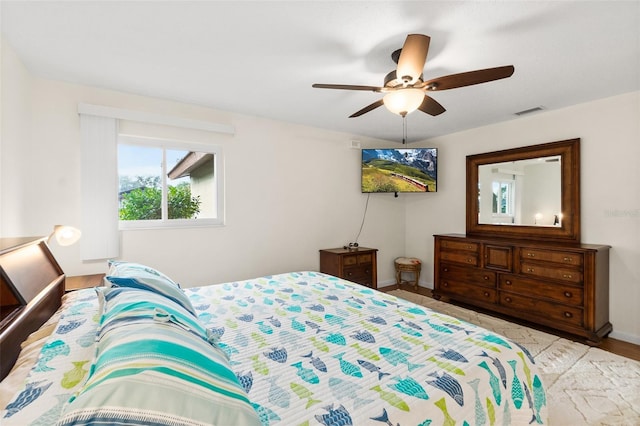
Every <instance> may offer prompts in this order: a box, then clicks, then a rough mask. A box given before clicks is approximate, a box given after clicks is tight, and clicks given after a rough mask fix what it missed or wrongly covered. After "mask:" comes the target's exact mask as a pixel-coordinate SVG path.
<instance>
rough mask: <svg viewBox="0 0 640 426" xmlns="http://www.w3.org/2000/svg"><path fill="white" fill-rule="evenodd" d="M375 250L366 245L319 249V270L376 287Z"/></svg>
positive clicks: (376, 267)
mask: <svg viewBox="0 0 640 426" xmlns="http://www.w3.org/2000/svg"><path fill="white" fill-rule="evenodd" d="M377 251H378V249H374V248H366V247H358V248H357V249H350V248H346V249H345V248H333V249H324V250H320V272H324V273H325V274H330V275H334V276H336V277H339V278H344V279H345V280H349V281H353V282H356V283H358V284H362V285H366V286H367V287H371V288H378V266H377V260H376V253H377Z"/></svg>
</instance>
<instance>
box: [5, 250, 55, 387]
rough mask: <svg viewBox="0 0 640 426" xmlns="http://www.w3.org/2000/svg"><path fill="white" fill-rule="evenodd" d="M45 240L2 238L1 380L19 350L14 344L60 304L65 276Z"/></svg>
mask: <svg viewBox="0 0 640 426" xmlns="http://www.w3.org/2000/svg"><path fill="white" fill-rule="evenodd" d="M45 240H46V238H41V237H26V238H2V239H0V305H1V306H0V359H2V365H1V366H0V380H2V379H3V378H4V377H5V376H6V375H7V373H9V370H10V369H11V367H12V366H13V363H14V362H15V360H16V359H17V357H18V353H19V352H20V347H19V346H16V345H15V344H13V343H14V342H22V341H24V340H25V339H26V338H27V336H28V335H29V333H31V331H32V329H36V328H38V327H39V326H40V325H42V324H43V323H44V322H45V321H46V320H47V319H48V318H49V317H50V316H51V315H52V314H53V313H54V312H55V311H56V310H57V309H58V308H59V307H60V298H61V297H62V294H63V293H64V281H65V280H64V278H65V277H64V273H63V272H62V269H61V268H60V265H58V262H56V260H55V258H54V257H53V255H52V254H51V252H50V251H49V248H48V247H47V244H46V243H45ZM17 324H19V325H17Z"/></svg>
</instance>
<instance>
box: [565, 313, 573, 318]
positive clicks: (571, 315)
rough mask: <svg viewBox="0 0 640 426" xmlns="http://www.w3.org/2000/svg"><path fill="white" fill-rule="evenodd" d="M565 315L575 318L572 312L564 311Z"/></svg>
mask: <svg viewBox="0 0 640 426" xmlns="http://www.w3.org/2000/svg"><path fill="white" fill-rule="evenodd" d="M564 317H565V318H573V314H572V313H571V312H565V313H564Z"/></svg>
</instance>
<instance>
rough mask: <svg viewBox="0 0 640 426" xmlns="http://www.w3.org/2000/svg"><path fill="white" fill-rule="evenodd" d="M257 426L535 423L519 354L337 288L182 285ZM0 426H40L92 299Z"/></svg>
mask: <svg viewBox="0 0 640 426" xmlns="http://www.w3.org/2000/svg"><path fill="white" fill-rule="evenodd" d="M185 292H186V294H187V295H189V297H190V299H191V301H192V303H193V305H194V307H195V308H196V311H197V313H198V316H199V318H200V320H201V321H202V322H203V323H204V324H205V325H206V326H207V327H208V328H210V329H211V330H212V331H213V333H214V334H216V335H217V336H218V337H219V340H218V342H217V344H218V345H219V347H221V348H222V349H223V350H224V351H225V352H226V353H227V354H228V355H229V359H230V362H231V365H232V367H233V369H234V371H235V373H236V375H237V377H238V380H239V381H240V383H241V384H242V386H243V387H244V389H245V390H246V391H247V394H248V395H249V398H250V400H251V401H252V402H253V406H254V408H255V409H256V411H257V412H258V414H259V415H260V417H261V420H262V423H263V424H264V425H283V426H285V425H286V426H289V425H326V426H332V425H372V426H375V425H381V426H383V425H392V426H393V425H402V426H407V425H453V424H457V425H465V424H466V425H481V424H482V425H493V424H499V425H502V424H513V425H523V424H544V423H546V418H547V411H546V405H547V402H546V396H545V391H544V386H543V383H542V381H541V379H540V374H539V373H538V371H537V367H536V365H535V362H534V360H533V359H532V357H531V356H530V355H529V353H528V352H527V350H526V348H524V347H521V346H519V345H518V344H516V343H515V342H512V341H510V340H508V339H506V338H504V337H502V336H499V335H496V334H494V333H492V332H489V331H487V330H485V329H483V328H480V327H477V326H475V325H472V324H469V323H466V322H463V321H460V320H457V319H455V318H453V317H450V316H447V315H443V314H440V313H437V312H434V311H431V310H429V309H427V308H425V307H422V306H419V305H416V304H413V303H411V302H408V301H405V300H402V299H398V298H396V297H394V296H391V295H388V294H384V293H381V292H378V291H375V290H372V289H369V288H367V287H363V286H360V285H358V284H355V283H351V282H349V281H345V280H342V279H339V278H335V277H332V276H329V275H325V274H322V273H318V272H294V273H287V274H280V275H274V276H268V277H261V278H256V279H251V280H246V281H239V282H232V283H225V284H219V285H212V286H206V287H198V288H189V289H185ZM75 293H77V295H76V300H75V301H74V303H73V304H72V305H71V306H70V307H69V308H68V310H67V311H66V312H65V313H64V314H63V316H62V317H61V320H60V323H59V326H58V328H57V329H56V331H55V332H54V334H53V335H52V336H51V337H50V339H49V341H48V342H47V343H46V344H45V347H44V348H43V350H42V353H41V356H40V359H39V361H38V363H37V365H36V366H35V367H34V369H33V370H32V372H31V373H30V376H29V378H28V380H27V384H26V387H25V389H24V390H22V391H21V392H20V393H19V394H17V395H16V397H15V398H14V400H13V401H12V402H11V403H10V404H9V405H8V406H7V407H6V408H5V410H4V411H3V412H2V413H1V416H2V418H1V419H0V423H2V424H3V425H5V424H6V425H11V424H17V425H26V424H34V425H50V424H53V423H55V419H56V418H57V415H58V414H59V413H60V409H61V407H62V404H63V403H64V402H65V401H66V400H67V399H68V398H69V396H70V395H71V394H72V393H73V392H74V391H75V390H77V389H78V388H79V386H80V385H81V383H82V382H83V380H84V379H85V378H86V375H87V373H88V371H87V367H88V366H89V365H90V363H91V359H92V357H93V347H92V343H93V336H92V333H93V334H95V330H96V327H97V319H98V318H97V312H98V302H97V298H96V296H95V293H94V292H93V291H92V290H81V291H78V292H75Z"/></svg>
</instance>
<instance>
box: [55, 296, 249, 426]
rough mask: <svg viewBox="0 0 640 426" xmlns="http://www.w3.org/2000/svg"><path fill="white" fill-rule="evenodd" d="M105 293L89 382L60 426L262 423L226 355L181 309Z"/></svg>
mask: <svg viewBox="0 0 640 426" xmlns="http://www.w3.org/2000/svg"><path fill="white" fill-rule="evenodd" d="M101 291H103V293H104V300H105V312H104V314H103V316H102V320H101V325H100V327H99V330H98V334H97V349H96V357H95V359H94V363H93V365H92V366H91V370H90V376H89V378H88V379H87V382H86V383H85V384H84V385H83V386H82V388H81V390H80V391H79V392H78V393H77V394H76V395H74V397H72V399H71V400H70V401H69V402H68V403H67V404H66V405H65V406H64V408H63V410H62V415H61V417H60V420H59V421H58V425H89V424H122V425H128V424H140V425H151V424H153V425H231V424H233V425H259V424H260V420H259V418H258V415H257V413H256V412H255V410H254V409H253V407H252V406H251V402H250V401H249V399H248V397H247V395H246V393H245V392H244V390H243V388H242V386H241V385H240V383H239V382H238V379H237V378H236V375H235V374H234V373H233V371H232V370H231V368H230V366H229V363H228V360H227V358H226V356H225V354H224V352H223V351H222V350H221V349H219V348H218V347H216V346H215V345H212V344H211V343H209V340H210V339H209V338H208V334H207V331H206V328H205V327H204V326H202V324H200V323H199V321H198V320H197V319H195V318H194V317H193V316H192V315H190V314H189V313H188V312H187V311H186V310H184V308H182V307H181V306H180V305H178V304H175V303H173V302H172V301H170V300H169V299H166V298H164V297H162V296H158V295H152V294H150V293H149V292H146V291H142V290H137V289H129V288H126V289H125V288H112V289H102V290H101ZM145 293H146V294H145Z"/></svg>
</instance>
